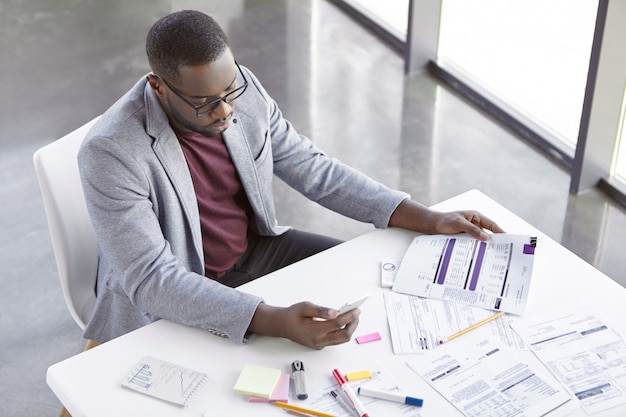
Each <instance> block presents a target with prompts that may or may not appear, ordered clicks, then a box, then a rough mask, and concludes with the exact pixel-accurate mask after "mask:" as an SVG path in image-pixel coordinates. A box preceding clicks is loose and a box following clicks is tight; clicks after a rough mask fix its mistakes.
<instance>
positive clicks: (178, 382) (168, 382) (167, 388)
mask: <svg viewBox="0 0 626 417" xmlns="http://www.w3.org/2000/svg"><path fill="white" fill-rule="evenodd" d="M208 379H209V378H208V376H207V375H206V374H204V373H202V372H198V371H194V370H193V369H189V368H184V367H182V366H179V365H176V364H174V363H170V362H166V361H164V360H161V359H157V358H154V357H152V356H145V357H144V358H143V359H142V360H141V361H139V363H138V364H137V365H136V366H135V367H134V368H133V370H132V371H131V372H130V373H129V374H128V376H127V377H126V378H125V379H124V380H123V381H122V386H123V387H126V388H130V389H132V390H135V391H137V392H141V393H143V394H146V395H150V396H152V397H155V398H160V399H161V400H165V401H168V402H170V403H173V404H177V405H180V406H183V407H186V406H187V405H188V404H189V403H190V402H191V400H193V398H195V396H196V395H197V394H198V391H200V390H201V389H202V387H203V386H204V385H205V384H206V382H207V381H208Z"/></svg>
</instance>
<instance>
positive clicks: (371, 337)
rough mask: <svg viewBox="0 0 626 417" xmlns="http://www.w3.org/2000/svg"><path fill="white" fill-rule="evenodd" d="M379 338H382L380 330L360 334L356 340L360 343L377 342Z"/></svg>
mask: <svg viewBox="0 0 626 417" xmlns="http://www.w3.org/2000/svg"><path fill="white" fill-rule="evenodd" d="M377 340H380V334H379V333H378V332H374V333H370V334H366V335H364V336H359V337H357V338H356V342H357V343H359V344H363V343H368V342H375V341H377Z"/></svg>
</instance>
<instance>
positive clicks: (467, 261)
mask: <svg viewBox="0 0 626 417" xmlns="http://www.w3.org/2000/svg"><path fill="white" fill-rule="evenodd" d="M536 244H537V239H536V238H534V237H531V236H526V235H513V234H507V233H495V234H492V235H490V236H489V240H488V241H486V242H482V241H480V240H478V239H476V238H473V237H471V236H469V235H467V234H458V235H430V236H429V235H421V236H417V237H416V238H415V239H413V241H412V242H411V244H410V246H409V248H408V249H407V251H406V253H405V255H404V257H403V259H402V262H401V264H400V267H399V268H398V272H397V275H396V278H395V282H394V284H393V288H392V289H393V291H396V292H400V293H404V294H411V295H418V296H421V297H428V298H436V299H440V300H447V301H455V302H458V303H462V304H466V305H471V306H474V307H480V308H485V309H489V310H498V311H505V312H507V313H513V314H518V315H521V314H523V312H524V309H525V307H526V300H527V297H528V290H529V288H530V279H531V275H532V269H533V263H534V255H535V248H536Z"/></svg>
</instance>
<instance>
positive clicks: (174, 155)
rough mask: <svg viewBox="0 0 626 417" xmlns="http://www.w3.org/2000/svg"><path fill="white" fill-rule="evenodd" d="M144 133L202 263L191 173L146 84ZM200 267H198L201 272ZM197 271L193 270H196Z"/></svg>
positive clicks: (154, 97) (152, 93) (197, 214)
mask: <svg viewBox="0 0 626 417" xmlns="http://www.w3.org/2000/svg"><path fill="white" fill-rule="evenodd" d="M145 101H146V132H147V133H148V134H149V135H150V136H151V137H152V138H154V141H153V143H152V149H153V151H154V154H155V155H156V157H157V159H158V160H159V161H160V162H161V165H162V166H163V170H164V171H165V173H166V174H167V176H168V178H169V180H170V182H171V184H172V187H173V189H174V191H175V193H176V195H177V197H178V200H179V201H180V205H181V207H182V209H183V211H184V213H185V217H186V218H187V221H188V223H189V229H190V230H191V232H192V237H193V244H194V247H195V249H196V253H197V255H198V259H199V260H200V261H201V262H200V263H201V265H203V264H204V262H203V261H202V260H203V259H204V252H203V250H202V231H201V230H200V213H199V212H198V202H197V200H196V192H195V189H194V186H193V182H192V180H191V174H190V173H189V168H188V167H187V161H186V160H185V155H184V154H183V151H182V149H181V147H180V144H179V143H178V138H177V137H176V135H175V134H174V131H173V130H172V128H171V127H170V125H169V121H168V119H167V115H166V114H165V112H164V111H163V109H162V107H161V104H160V103H159V102H158V98H157V97H156V95H155V94H154V92H152V89H151V88H150V86H149V85H146V91H145ZM203 271H204V266H202V272H203ZM196 272H197V271H196Z"/></svg>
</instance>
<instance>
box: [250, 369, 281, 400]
mask: <svg viewBox="0 0 626 417" xmlns="http://www.w3.org/2000/svg"><path fill="white" fill-rule="evenodd" d="M248 401H249V402H251V403H269V402H272V401H282V402H285V403H286V402H289V374H282V375H281V376H280V378H279V379H278V382H277V383H276V387H275V388H274V392H272V395H271V397H270V398H261V397H248Z"/></svg>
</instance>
